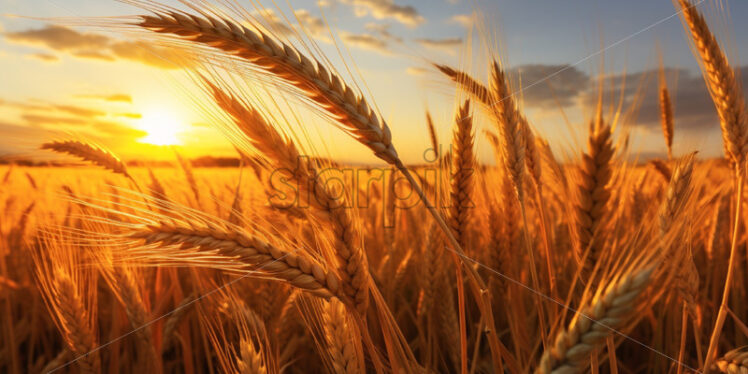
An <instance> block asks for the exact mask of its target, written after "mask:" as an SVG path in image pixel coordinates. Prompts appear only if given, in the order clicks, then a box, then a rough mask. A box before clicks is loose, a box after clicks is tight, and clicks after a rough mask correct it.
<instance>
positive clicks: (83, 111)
mask: <svg viewBox="0 0 748 374" xmlns="http://www.w3.org/2000/svg"><path fill="white" fill-rule="evenodd" d="M53 107H54V108H55V109H56V110H58V111H61V112H64V113H68V114H72V115H74V116H78V117H101V116H105V115H106V113H104V112H102V111H101V110H97V109H90V108H82V107H78V106H72V105H60V104H56V105H54V106H53Z"/></svg>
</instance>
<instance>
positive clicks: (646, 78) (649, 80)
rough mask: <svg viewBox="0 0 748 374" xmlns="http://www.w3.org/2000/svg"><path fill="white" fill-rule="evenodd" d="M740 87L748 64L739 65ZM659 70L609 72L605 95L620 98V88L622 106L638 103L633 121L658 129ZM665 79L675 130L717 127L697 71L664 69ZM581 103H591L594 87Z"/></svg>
mask: <svg viewBox="0 0 748 374" xmlns="http://www.w3.org/2000/svg"><path fill="white" fill-rule="evenodd" d="M739 71H740V72H739V75H740V76H741V77H742V81H743V82H742V84H743V87H746V84H748V79H746V73H748V66H743V67H741V68H739ZM658 74H659V72H658V71H657V70H656V69H652V70H648V71H644V72H639V73H634V74H628V75H626V76H621V75H617V76H612V77H609V78H608V79H606V81H605V92H604V95H605V97H609V98H613V99H616V100H618V99H620V97H621V92H623V102H624V108H628V107H631V106H632V105H634V104H636V103H637V102H638V103H640V104H639V109H638V112H637V113H636V118H635V119H634V121H632V123H631V124H632V125H634V126H639V127H644V128H648V129H650V130H653V131H659V128H660V126H661V124H660V100H659V92H660V89H659V75H658ZM665 79H666V82H667V84H668V90H669V91H670V98H671V102H672V104H673V114H674V117H673V120H674V125H675V128H676V133H677V132H678V130H679V129H680V130H685V131H699V132H702V131H719V118H718V116H717V111H716V109H715V107H714V103H713V102H712V99H711V97H710V95H709V91H708V90H707V88H706V83H705V82H704V78H703V77H702V76H701V74H700V73H698V72H696V73H694V72H692V71H690V70H686V69H674V68H667V69H665ZM583 100H584V105H586V106H588V107H592V106H593V105H594V103H595V100H596V90H589V92H588V93H587V94H585V95H584V99H583Z"/></svg>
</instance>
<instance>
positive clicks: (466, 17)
mask: <svg viewBox="0 0 748 374" xmlns="http://www.w3.org/2000/svg"><path fill="white" fill-rule="evenodd" d="M447 23H456V24H458V25H460V26H462V27H464V28H466V29H469V28H471V27H473V24H475V15H474V14H455V15H454V16H452V17H451V18H450V19H449V20H448V21H447Z"/></svg>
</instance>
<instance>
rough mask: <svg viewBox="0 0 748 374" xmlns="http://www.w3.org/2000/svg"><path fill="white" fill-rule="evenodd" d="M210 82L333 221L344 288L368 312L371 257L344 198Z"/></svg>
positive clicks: (255, 140) (255, 141) (241, 124)
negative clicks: (331, 190)
mask: <svg viewBox="0 0 748 374" xmlns="http://www.w3.org/2000/svg"><path fill="white" fill-rule="evenodd" d="M206 84H207V85H208V86H209V87H210V88H211V89H212V91H213V97H214V98H215V100H216V102H217V103H218V105H219V106H220V107H221V108H222V109H223V110H224V111H225V112H226V113H227V114H229V115H230V116H231V117H232V119H233V120H234V122H235V123H236V125H237V127H238V128H239V129H240V130H241V131H242V132H243V133H244V134H245V135H246V136H247V138H249V140H250V142H251V143H252V145H253V146H254V147H255V148H256V149H257V150H259V151H260V152H261V153H263V154H264V155H265V156H267V157H268V158H270V159H271V160H274V162H275V166H276V168H278V169H283V170H292V175H291V177H292V178H294V179H295V180H296V181H297V182H298V186H300V189H301V191H299V196H310V195H311V196H310V198H309V199H308V202H309V204H311V206H312V207H314V208H315V210H316V211H319V212H321V213H323V214H324V215H325V217H324V218H325V219H326V220H328V221H329V222H330V223H332V229H333V232H334V233H335V239H336V246H335V254H336V256H337V258H338V261H339V264H338V265H339V269H340V276H341V277H343V280H344V281H345V282H344V283H343V284H342V286H343V289H344V291H345V292H346V293H347V294H349V296H351V297H352V298H353V299H354V300H356V303H357V307H358V309H359V310H360V311H362V312H363V311H365V310H366V308H367V305H368V301H369V300H368V299H369V287H370V284H369V271H368V265H367V259H366V254H365V253H364V252H363V250H362V248H361V245H360V243H359V241H358V240H357V236H358V234H357V233H356V231H355V229H354V226H353V222H352V217H351V215H350V211H349V209H346V208H345V207H344V203H345V202H344V200H343V199H340V198H335V197H333V196H332V195H331V193H330V191H329V190H328V189H327V187H326V186H324V185H323V184H322V181H321V180H320V179H319V178H318V177H317V176H316V172H315V169H314V167H313V166H311V165H307V164H305V163H303V162H304V159H303V158H301V157H300V154H299V151H298V150H297V149H296V146H295V145H294V143H293V142H292V141H290V140H287V139H284V138H283V137H282V136H281V134H280V133H278V131H277V130H275V128H273V127H272V126H270V124H269V123H267V121H266V120H265V119H264V118H263V116H262V115H261V114H260V113H259V112H258V111H257V110H256V109H254V108H251V107H247V106H246V105H245V104H244V103H242V102H241V101H239V100H238V99H237V98H235V97H233V96H230V95H228V94H227V93H226V92H224V91H223V90H221V89H220V88H218V87H217V86H215V85H213V84H211V83H209V82H207V81H206ZM304 192H308V193H309V194H305V193H304Z"/></svg>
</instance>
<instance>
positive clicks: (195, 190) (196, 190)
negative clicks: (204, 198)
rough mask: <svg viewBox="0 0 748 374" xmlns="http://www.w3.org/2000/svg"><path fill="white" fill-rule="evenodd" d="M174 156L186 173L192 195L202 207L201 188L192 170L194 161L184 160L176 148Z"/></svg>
mask: <svg viewBox="0 0 748 374" xmlns="http://www.w3.org/2000/svg"><path fill="white" fill-rule="evenodd" d="M174 155H175V156H176V157H177V161H179V166H180V167H181V168H182V171H183V172H184V176H185V178H186V179H187V184H189V185H190V190H192V195H193V196H195V202H196V203H197V204H198V205H200V187H199V186H198V185H197V180H196V179H195V172H194V171H193V169H192V161H190V160H188V159H186V158H184V156H182V154H181V153H179V152H178V151H177V150H176V148H175V149H174Z"/></svg>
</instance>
